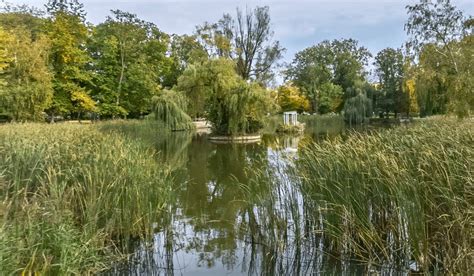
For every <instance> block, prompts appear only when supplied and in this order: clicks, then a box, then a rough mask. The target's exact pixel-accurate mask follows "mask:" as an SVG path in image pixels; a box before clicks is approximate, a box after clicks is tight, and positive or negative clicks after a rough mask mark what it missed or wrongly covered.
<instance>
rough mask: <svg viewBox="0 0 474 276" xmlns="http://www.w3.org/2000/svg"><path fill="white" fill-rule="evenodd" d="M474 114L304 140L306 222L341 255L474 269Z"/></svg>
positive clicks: (299, 167) (301, 167)
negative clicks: (308, 216)
mask: <svg viewBox="0 0 474 276" xmlns="http://www.w3.org/2000/svg"><path fill="white" fill-rule="evenodd" d="M473 126H474V120H473V119H466V120H464V121H456V120H455V119H449V118H445V119H440V118H437V119H434V120H425V121H422V122H418V123H416V124H415V125H411V126H409V127H398V128H394V129H387V130H379V131H372V132H370V131H369V132H365V133H356V132H354V133H351V134H349V135H345V136H344V137H339V138H337V139H331V140H326V141H321V142H319V143H312V144H309V145H306V146H305V147H304V149H303V150H302V151H301V152H300V154H299V156H298V161H297V164H296V167H295V168H294V171H293V174H294V177H295V178H297V179H298V182H299V183H301V189H302V191H303V196H304V199H305V200H304V201H305V205H306V210H311V211H312V213H313V215H312V217H313V218H312V219H308V221H312V222H311V223H310V222H308V223H307V228H308V229H309V231H311V232H312V233H317V234H318V235H320V236H321V237H322V238H323V239H324V250H325V251H326V252H327V253H329V254H331V255H333V256H338V258H340V259H341V260H354V259H355V260H357V261H363V262H366V263H368V264H369V265H373V266H378V267H379V268H380V267H381V266H389V267H392V268H399V269H401V270H404V271H406V270H412V271H420V272H425V273H426V272H429V273H432V272H442V273H449V274H456V273H463V274H466V275H472V274H473V273H474V270H473V267H472V264H473V263H474V249H473V242H474V234H473V233H474V232H473V226H474V178H473V160H474V139H473V137H474V128H473Z"/></svg>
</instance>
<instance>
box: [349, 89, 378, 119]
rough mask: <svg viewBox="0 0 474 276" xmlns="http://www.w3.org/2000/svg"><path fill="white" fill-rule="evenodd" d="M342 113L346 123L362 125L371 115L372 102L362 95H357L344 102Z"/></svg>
mask: <svg viewBox="0 0 474 276" xmlns="http://www.w3.org/2000/svg"><path fill="white" fill-rule="evenodd" d="M343 111H344V120H345V121H346V122H348V123H349V124H362V123H364V122H365V120H366V118H368V117H370V116H371V115H372V101H371V100H370V99H369V98H367V96H365V95H364V94H363V93H359V94H358V95H357V96H355V97H352V98H350V99H348V100H347V101H346V103H345V104H344V109H343Z"/></svg>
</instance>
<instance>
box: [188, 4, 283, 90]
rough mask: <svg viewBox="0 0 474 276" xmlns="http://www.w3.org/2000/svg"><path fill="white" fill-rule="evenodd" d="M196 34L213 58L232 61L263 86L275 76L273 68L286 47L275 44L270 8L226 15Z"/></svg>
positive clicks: (243, 73)
mask: <svg viewBox="0 0 474 276" xmlns="http://www.w3.org/2000/svg"><path fill="white" fill-rule="evenodd" d="M196 34H197V35H198V37H199V38H200V41H201V43H202V44H203V45H204V47H205V48H206V49H207V50H208V53H209V55H210V56H214V57H224V58H231V59H233V60H234V61H235V63H236V71H237V73H238V74H239V75H240V76H241V77H242V78H243V79H244V80H255V81H258V82H260V83H262V84H264V83H268V82H269V81H271V80H272V79H273V77H274V69H275V67H276V66H277V62H278V60H279V59H281V57H282V53H283V51H284V48H282V47H281V45H280V43H279V42H278V41H273V39H272V38H273V31H272V30H271V21H270V11H269V7H256V8H255V9H253V10H247V11H246V13H245V14H244V13H243V12H242V11H241V10H240V9H237V14H236V17H235V18H234V17H232V16H231V15H230V14H224V16H223V17H222V19H220V20H219V21H218V22H217V23H215V24H209V23H205V24H204V25H202V26H198V27H197V31H196Z"/></svg>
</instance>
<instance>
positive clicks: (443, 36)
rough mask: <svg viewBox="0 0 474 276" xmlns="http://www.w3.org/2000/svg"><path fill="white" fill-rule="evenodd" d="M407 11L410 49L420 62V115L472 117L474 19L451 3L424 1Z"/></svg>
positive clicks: (417, 82) (473, 100) (408, 7)
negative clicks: (473, 40) (469, 18)
mask: <svg viewBox="0 0 474 276" xmlns="http://www.w3.org/2000/svg"><path fill="white" fill-rule="evenodd" d="M407 9H408V15H409V19H408V22H407V23H406V25H405V28H406V30H407V33H408V35H409V41H408V43H407V46H408V47H409V49H412V50H413V51H414V53H413V54H414V55H415V56H416V57H418V58H419V60H420V63H419V68H418V71H417V80H416V90H417V99H418V102H419V105H420V114H421V115H422V116H425V115H431V114H439V113H446V112H447V111H451V112H454V113H455V114H457V115H458V116H459V117H461V118H462V117H467V116H469V114H470V113H471V112H472V110H474V99H473V98H474V97H473V96H472V68H471V67H472V45H473V43H472V19H471V20H468V19H466V18H465V17H464V15H463V14H462V12H461V11H460V10H458V9H457V8H456V7H455V6H454V5H452V4H451V1H449V0H443V1H436V2H434V3H433V1H421V2H420V3H418V4H415V5H411V6H407ZM469 28H471V29H469Z"/></svg>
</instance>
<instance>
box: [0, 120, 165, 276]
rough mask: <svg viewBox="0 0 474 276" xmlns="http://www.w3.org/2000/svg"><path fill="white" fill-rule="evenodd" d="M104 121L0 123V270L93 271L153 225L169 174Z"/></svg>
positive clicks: (145, 234)
mask: <svg viewBox="0 0 474 276" xmlns="http://www.w3.org/2000/svg"><path fill="white" fill-rule="evenodd" d="M107 124H110V123H105V124H104V123H100V124H92V125H80V124H56V125H45V124H11V125H4V126H0V271H1V272H2V273H7V274H8V273H19V272H24V273H32V272H33V273H40V274H86V273H96V272H98V271H101V270H104V269H107V268H108V267H109V266H110V263H111V262H112V261H115V260H116V259H117V258H118V257H120V256H121V255H122V254H124V253H126V252H127V244H128V243H129V242H130V241H132V240H134V239H137V238H140V239H146V238H147V237H149V236H150V235H151V234H152V233H153V231H155V230H156V229H153V228H152V224H153V222H158V221H159V216H160V213H161V212H162V210H163V209H164V208H165V204H166V201H167V197H168V195H169V194H170V193H169V190H170V189H171V188H172V187H171V185H170V183H171V180H170V176H169V174H168V172H167V170H166V169H165V168H164V167H162V166H160V164H159V162H157V159H156V158H155V157H156V152H155V151H154V150H152V149H150V148H148V147H145V146H143V144H142V143H138V142H137V141H134V140H133V139H131V138H130V137H128V136H125V135H122V134H121V133H120V131H116V132H114V131H105V130H109V129H112V128H113V127H114V126H108V125H107ZM123 124H125V123H123ZM123 124H122V125H121V126H122V127H123ZM132 124H137V123H132ZM136 127H138V126H128V128H129V129H130V128H136ZM104 129H105V130H104Z"/></svg>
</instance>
